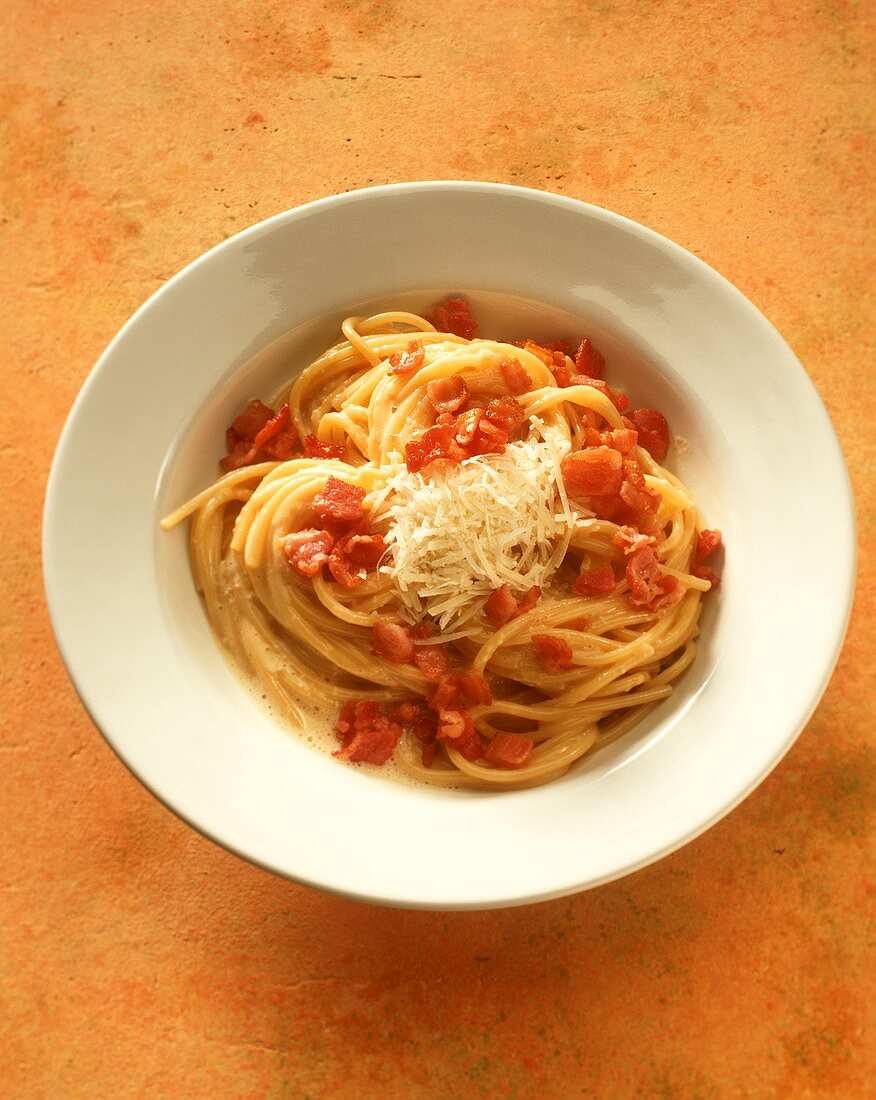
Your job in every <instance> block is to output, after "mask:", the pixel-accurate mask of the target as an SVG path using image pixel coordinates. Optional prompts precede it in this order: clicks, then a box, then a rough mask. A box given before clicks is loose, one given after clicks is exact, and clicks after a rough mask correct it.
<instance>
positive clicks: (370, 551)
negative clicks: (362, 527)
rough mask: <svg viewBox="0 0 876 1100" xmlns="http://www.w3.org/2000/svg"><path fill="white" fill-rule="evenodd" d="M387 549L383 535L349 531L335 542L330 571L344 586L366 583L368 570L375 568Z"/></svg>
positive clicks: (356, 585) (354, 586) (352, 586)
mask: <svg viewBox="0 0 876 1100" xmlns="http://www.w3.org/2000/svg"><path fill="white" fill-rule="evenodd" d="M385 549H386V544H385V543H384V541H383V536H382V535H374V534H369V533H367V532H363V531H359V530H355V529H354V530H352V531H348V532H347V534H346V535H343V536H342V537H341V538H339V539H338V541H337V542H336V543H335V546H334V549H333V550H332V552H331V555H330V556H329V562H328V567H329V572H330V573H331V575H332V576H333V577H334V579H335V580H336V581H337V582H338V584H339V585H341V587H342V588H357V587H358V586H359V585H360V584H364V583H365V580H366V578H367V575H368V570H369V569H374V567H375V566H376V565H377V563H378V562H379V561H380V559H381V557H382V556H383V552H384V550H385Z"/></svg>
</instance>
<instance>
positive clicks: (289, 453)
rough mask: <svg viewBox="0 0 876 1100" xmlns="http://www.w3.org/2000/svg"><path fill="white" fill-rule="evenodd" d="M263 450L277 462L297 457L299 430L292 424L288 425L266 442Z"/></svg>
mask: <svg viewBox="0 0 876 1100" xmlns="http://www.w3.org/2000/svg"><path fill="white" fill-rule="evenodd" d="M262 450H263V451H264V452H265V454H266V455H267V456H268V458H273V459H275V460H276V461H277V462H288V461H289V459H290V458H294V457H295V452H296V451H297V450H298V432H297V430H296V429H295V427H294V426H293V425H292V424H289V425H287V427H285V428H283V429H282V430H281V431H279V432H277V434H276V435H275V436H274V437H273V439H269V440H268V441H267V443H265V444H264V446H263V447H262Z"/></svg>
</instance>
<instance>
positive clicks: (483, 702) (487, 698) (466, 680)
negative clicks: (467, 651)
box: [458, 668, 493, 706]
mask: <svg viewBox="0 0 876 1100" xmlns="http://www.w3.org/2000/svg"><path fill="white" fill-rule="evenodd" d="M458 683H459V690H460V692H461V693H462V695H463V696H464V697H465V699H466V701H467V702H468V703H469V704H471V706H487V705H488V704H489V703H492V701H493V692H492V691H491V690H490V685H489V684H488V683H487V681H486V680H485V679H484V678H483V676H481V674H480V673H479V672H475V670H474V669H473V668H467V669H465V670H464V671H462V672H460V673H459V676H458Z"/></svg>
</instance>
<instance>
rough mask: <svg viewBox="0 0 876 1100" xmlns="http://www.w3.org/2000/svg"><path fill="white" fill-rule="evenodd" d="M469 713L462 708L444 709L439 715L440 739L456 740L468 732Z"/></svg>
mask: <svg viewBox="0 0 876 1100" xmlns="http://www.w3.org/2000/svg"><path fill="white" fill-rule="evenodd" d="M468 722H471V718H470V717H469V715H468V714H467V713H466V712H465V711H462V710H442V711H441V713H440V714H439V715H438V740H439V741H455V740H456V739H457V738H458V737H462V735H463V734H464V733H465V732H466V727H467V724H468Z"/></svg>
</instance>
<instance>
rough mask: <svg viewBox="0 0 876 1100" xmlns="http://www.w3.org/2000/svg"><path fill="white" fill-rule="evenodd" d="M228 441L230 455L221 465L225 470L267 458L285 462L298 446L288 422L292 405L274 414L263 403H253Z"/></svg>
mask: <svg viewBox="0 0 876 1100" xmlns="http://www.w3.org/2000/svg"><path fill="white" fill-rule="evenodd" d="M266 417H267V419H266ZM259 425H260V426H259ZM244 433H245V434H244ZM253 433H255V434H253ZM225 438H226V443H227V444H228V454H227V455H226V456H225V457H224V458H223V459H222V460H221V461H220V463H219V465H220V466H221V467H222V469H223V470H237V469H240V467H241V466H249V465H251V464H252V463H253V462H259V461H264V460H265V459H275V460H278V461H285V460H287V459H289V458H291V457H292V455H293V453H294V450H295V447H296V446H297V444H298V432H297V431H296V430H295V428H294V427H293V426H292V425H290V423H289V406H288V405H283V407H282V408H281V409H280V410H279V412H277V413H274V412H273V411H272V410H271V409H270V408H268V406H267V405H264V404H262V402H261V401H250V403H249V404H248V405H247V407H246V408H245V409H244V411H243V412H242V413H240V415H239V416H237V417H236V418H235V420H234V423H233V424H232V425H231V427H230V428H229V429H228V431H227V432H226V436H225Z"/></svg>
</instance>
